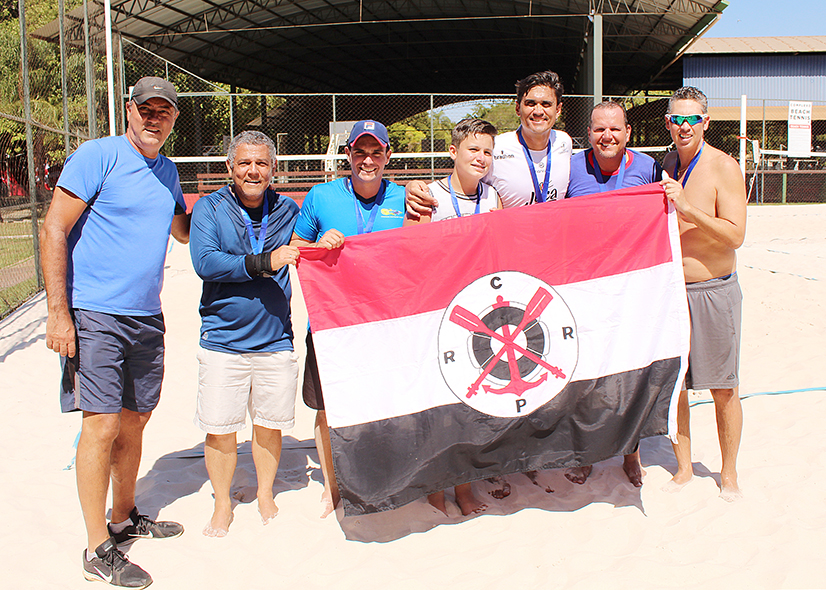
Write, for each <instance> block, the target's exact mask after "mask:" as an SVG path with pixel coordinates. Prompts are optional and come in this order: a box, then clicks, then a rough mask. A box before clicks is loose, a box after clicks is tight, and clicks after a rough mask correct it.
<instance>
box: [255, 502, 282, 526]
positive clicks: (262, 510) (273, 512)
mask: <svg viewBox="0 0 826 590" xmlns="http://www.w3.org/2000/svg"><path fill="white" fill-rule="evenodd" d="M258 514H260V515H261V522H262V523H263V524H265V525H266V524H269V522H270V521H271V520H272V519H273V518H275V517H276V516H278V506H276V505H275V500H274V499H273V497H272V496H269V497H267V496H264V497H259V498H258Z"/></svg>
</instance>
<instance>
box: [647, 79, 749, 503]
mask: <svg viewBox="0 0 826 590" xmlns="http://www.w3.org/2000/svg"><path fill="white" fill-rule="evenodd" d="M665 119H666V125H667V126H668V129H669V131H670V132H671V137H672V139H673V140H674V144H675V145H676V146H677V150H676V152H671V153H670V154H669V155H668V156H667V157H666V159H665V162H664V166H663V168H665V170H666V172H668V174H669V175H670V176H672V177H673V178H665V179H664V180H663V181H662V186H663V188H664V189H665V193H666V197H667V198H668V200H669V201H670V202H671V203H673V204H674V208H675V209H676V210H677V215H678V218H679V222H680V243H681V244H682V251H683V270H684V272H685V282H686V290H687V291H688V307H689V312H690V315H691V352H690V354H689V368H688V374H687V375H686V381H685V384H684V388H683V390H682V391H681V392H680V400H679V405H678V410H677V443H676V444H674V454H675V455H676V457H677V473H675V474H674V477H673V478H672V479H671V481H669V482H668V483H667V484H666V486H665V487H664V489H665V490H666V491H677V490H679V489H681V488H682V487H683V486H685V485H686V484H687V483H688V482H689V481H691V478H692V477H693V475H694V473H693V469H692V465H691V437H690V434H689V406H688V391H687V390H688V389H695V390H699V389H710V390H711V395H712V397H713V398H714V410H715V414H716V418H717V435H718V438H719V439H720V450H721V452H722V458H723V465H722V469H721V470H720V488H721V492H720V497H721V498H723V499H724V500H726V501H728V502H732V501H734V500H736V499H737V498H739V497H741V496H742V493H741V492H740V487H739V486H738V484H737V470H736V463H737V451H738V449H739V447H740V433H741V431H742V428H743V411H742V408H741V406H740V396H739V394H738V389H737V386H738V384H739V381H738V376H737V371H738V366H739V352H740V310H741V301H742V294H741V292H740V286H739V284H738V282H737V272H736V268H737V257H736V254H735V250H736V249H737V248H739V247H740V245H741V244H742V243H743V238H744V237H745V232H746V187H745V183H744V181H743V176H742V174H741V173H740V168H739V166H738V165H737V162H736V161H735V160H734V159H733V158H731V157H730V156H728V155H726V154H724V153H723V152H721V151H720V150H718V149H715V148H713V147H711V146H710V145H708V144H707V143H705V141H704V139H703V135H704V133H705V131H706V129H708V124H709V116H708V100H707V99H706V96H705V95H704V94H703V93H702V92H701V91H700V90H698V89H697V88H693V87H690V86H686V87H683V88H680V89H679V90H677V91H676V92H675V93H674V94H673V95H672V96H671V99H670V100H669V101H668V114H667V115H666V116H665Z"/></svg>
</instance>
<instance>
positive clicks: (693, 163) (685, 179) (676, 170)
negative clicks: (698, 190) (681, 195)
mask: <svg viewBox="0 0 826 590" xmlns="http://www.w3.org/2000/svg"><path fill="white" fill-rule="evenodd" d="M704 147H706V142H703V145H701V146H700V151H699V152H697V155H696V156H694V157H693V158H691V162H690V163H689V164H688V170H686V171H685V175H684V176H683V179H682V180H681V181H680V182H682V183H683V188H685V183H686V182H688V177H689V176H691V171H692V170H694V166H696V165H697V162H698V161H699V159H700V154H702V153H703V148H704ZM679 173H680V156H677V163H676V164H675V165H674V180H677V175H678V174H679Z"/></svg>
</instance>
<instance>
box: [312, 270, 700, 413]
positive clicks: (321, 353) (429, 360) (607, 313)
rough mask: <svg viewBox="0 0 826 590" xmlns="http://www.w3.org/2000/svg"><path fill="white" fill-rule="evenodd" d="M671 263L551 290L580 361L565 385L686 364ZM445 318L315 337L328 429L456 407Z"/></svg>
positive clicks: (680, 287)
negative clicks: (445, 369)
mask: <svg viewBox="0 0 826 590" xmlns="http://www.w3.org/2000/svg"><path fill="white" fill-rule="evenodd" d="M679 261H680V259H679V258H678V259H676V262H671V263H667V264H663V265H658V266H655V267H651V268H648V269H643V270H639V271H634V272H630V273H625V274H621V275H615V276H611V277H603V278H599V279H594V280H591V281H584V282H581V283H574V284H570V285H561V286H559V287H554V288H555V289H556V290H557V292H558V293H559V295H560V297H562V299H564V300H565V302H566V303H567V304H568V306H569V307H570V309H571V312H572V313H573V316H574V318H575V320H576V322H577V334H578V339H579V350H580V354H579V360H578V364H577V367H576V370H575V372H574V375H573V378H572V380H573V381H582V380H587V379H595V378H598V377H601V376H605V375H611V374H616V373H621V372H625V371H630V370H633V369H639V368H642V367H646V366H648V365H649V364H651V362H653V361H655V360H660V359H665V358H674V357H681V356H682V357H685V356H686V355H687V351H683V350H680V341H682V342H687V341H688V338H687V336H686V337H685V338H684V339H681V338H675V336H674V335H675V334H680V333H682V332H685V331H687V330H688V325H689V320H688V307H687V304H686V300H685V287H684V284H683V282H682V272H681V270H680V271H679V272H675V270H676V269H677V268H680V269H681V267H679V266H678V265H679V264H680V262H679ZM443 314H444V310H439V311H437V312H430V313H426V314H420V315H414V316H408V317H404V318H396V319H393V320H386V321H379V322H372V323H369V324H361V325H357V326H348V327H344V328H333V329H329V330H323V331H321V332H318V333H314V334H313V339H314V343H315V346H316V351H317V355H318V360H319V365H320V367H321V369H320V373H321V380H322V384H323V390H324V398H325V406H326V410H327V420H328V423H329V425H330V426H331V427H332V428H341V427H346V426H354V425H357V424H363V423H367V422H372V421H376V420H383V419H387V418H391V417H394V416H400V415H405V414H412V413H416V412H421V411H424V410H427V409H430V408H434V407H437V406H443V405H447V404H454V403H460V402H459V400H458V399H457V398H456V397H455V395H454V394H453V393H452V392H451V391H450V389H449V388H448V387H447V385H446V384H445V382H444V379H443V378H442V374H441V371H440V369H439V364H438V363H439V362H440V361H441V359H439V358H438V357H439V351H438V348H437V344H436V343H437V339H438V331H439V325H440V323H441V321H442V317H443ZM609 351H611V352H610V353H609ZM683 364H685V363H683ZM366 366H367V367H370V370H371V376H370V378H369V379H365V378H364V368H365V367H366ZM468 385H470V384H468ZM412 392H415V394H414V393H412Z"/></svg>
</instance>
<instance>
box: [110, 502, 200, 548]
mask: <svg viewBox="0 0 826 590" xmlns="http://www.w3.org/2000/svg"><path fill="white" fill-rule="evenodd" d="M129 519H130V520H131V521H132V524H130V525H128V526H127V527H126V528H125V529H123V530H122V531H121V532H119V533H115V532H114V531H112V526H111V525H107V527H108V528H109V534H110V535H112V538H113V539H114V540H115V543H118V544H120V543H125V542H126V541H129V540H131V539H172V538H173V537H180V536H181V535H182V534H183V532H184V527H182V526H181V525H179V524H178V523H177V522H172V521H160V522H155V521H154V520H152V519H151V518H149V517H148V516H144V515H143V514H138V509H137V508H132V512H130V513H129Z"/></svg>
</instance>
